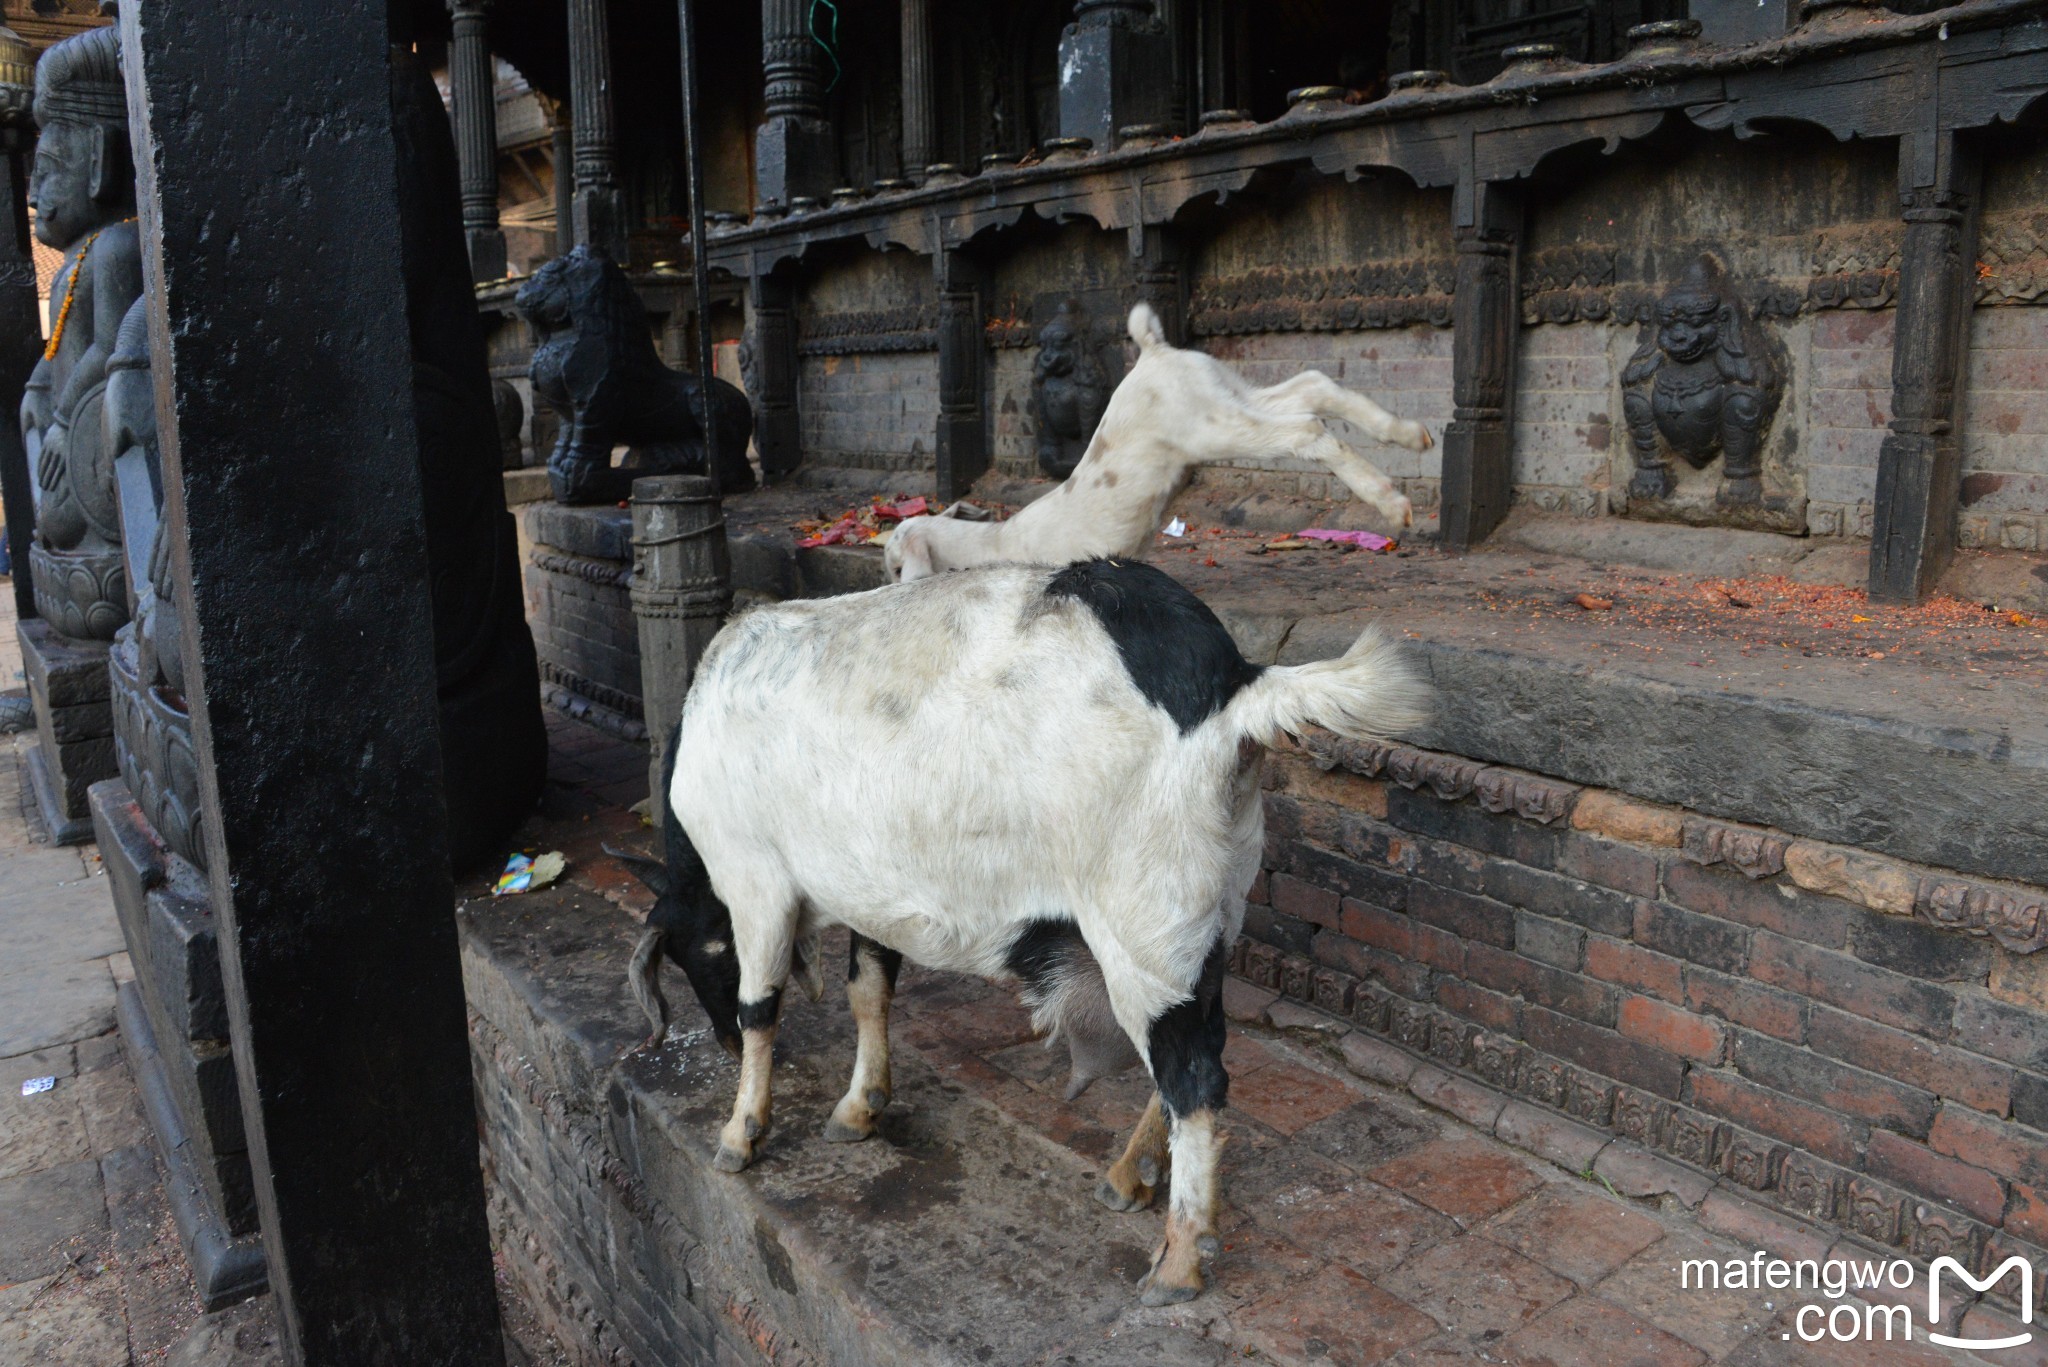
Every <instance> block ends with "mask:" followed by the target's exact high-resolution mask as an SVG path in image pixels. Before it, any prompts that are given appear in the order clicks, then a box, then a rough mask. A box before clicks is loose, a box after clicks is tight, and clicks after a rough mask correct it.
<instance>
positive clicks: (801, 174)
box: [754, 0, 924, 207]
mask: <svg viewBox="0 0 2048 1367" xmlns="http://www.w3.org/2000/svg"><path fill="white" fill-rule="evenodd" d="M810 12H811V6H810V4H809V3H807V0H761V74H762V76H763V78H764V79H765V80H766V82H767V92H766V98H765V103H766V106H767V109H766V114H765V117H763V119H762V120H761V126H760V128H759V129H757V130H756V131H755V135H754V183H755V185H756V187H757V188H758V192H759V195H760V200H761V203H763V204H765V205H781V206H784V207H787V206H788V204H789V202H790V201H791V200H793V199H797V198H800V197H803V198H811V199H822V198H824V196H825V194H826V193H827V191H829V190H830V189H831V187H832V186H833V185H834V184H835V183H836V181H837V179H838V177H837V176H836V175H835V174H834V170H835V163H836V162H837V161H838V159H839V156H838V149H837V148H835V147H834V146H833V144H832V125H831V124H830V123H827V122H826V121H825V81H824V77H823V76H822V75H821V74H820V73H819V70H818V44H817V42H816V40H815V39H813V38H812V37H811V29H810ZM906 169H915V170H919V171H921V170H923V169H924V168H923V167H921V166H920V167H915V168H906Z"/></svg>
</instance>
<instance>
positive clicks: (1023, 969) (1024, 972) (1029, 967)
mask: <svg viewBox="0 0 2048 1367" xmlns="http://www.w3.org/2000/svg"><path fill="white" fill-rule="evenodd" d="M1076 951H1078V952H1080V953H1083V954H1085V953H1087V952H1088V942H1087V941H1085V940H1083V939H1082V938H1081V928H1080V927H1079V926H1077V925H1075V924H1074V923H1073V922H1072V921H1066V920H1060V919H1058V918H1055V917H1049V916H1047V917H1040V918H1038V919H1037V920H1033V921H1026V922H1025V923H1024V929H1022V930H1020V931H1018V932H1017V938H1016V939H1014V940H1012V941H1010V947H1009V949H1007V950H1005V951H1004V952H1003V963H1004V965H1005V966H1006V967H1008V968H1009V970H1010V971H1011V972H1012V973H1014V974H1016V975H1017V978H1018V981H1020V982H1022V983H1023V984H1024V986H1025V987H1026V988H1029V989H1035V990H1037V991H1044V990H1045V989H1046V988H1048V987H1050V986H1051V985H1052V980H1053V978H1054V977H1055V976H1056V975H1057V974H1058V973H1059V971H1060V969H1062V968H1063V967H1065V966H1066V964H1067V963H1068V962H1069V961H1070V960H1071V959H1072V958H1073V956H1074V954H1075V953H1076Z"/></svg>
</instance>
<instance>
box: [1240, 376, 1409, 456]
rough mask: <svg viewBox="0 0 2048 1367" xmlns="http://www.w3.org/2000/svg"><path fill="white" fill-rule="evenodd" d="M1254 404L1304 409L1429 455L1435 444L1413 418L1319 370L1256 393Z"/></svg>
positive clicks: (1283, 409)
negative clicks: (1388, 409)
mask: <svg viewBox="0 0 2048 1367" xmlns="http://www.w3.org/2000/svg"><path fill="white" fill-rule="evenodd" d="M1251 400H1252V402H1253V403H1255V404H1257V405H1258V406H1259V407H1261V408H1264V409H1267V410H1269V411H1271V412H1275V413H1294V412H1298V411H1300V410H1301V409H1303V408H1306V409H1307V410H1308V411H1309V412H1311V413H1313V414H1314V415H1315V416H1316V417H1318V418H1335V419H1337V420H1339V421H1341V422H1348V423H1350V424H1351V425H1352V426H1353V427H1356V428H1358V429H1359V430H1360V431H1361V432H1365V433H1368V434H1369V435H1370V436H1372V438H1373V439H1374V440H1376V441H1383V442H1387V443H1389V444H1390V445H1394V446H1405V447H1407V448H1408V449H1409V450H1411V451H1427V450H1428V449H1429V448H1430V447H1432V446H1434V445H1435V444H1436V443H1435V442H1434V441H1433V440H1432V439H1431V438H1430V435H1429V429H1428V428H1426V427H1424V426H1423V425H1422V424H1421V423H1419V422H1416V421H1415V420H1414V419H1412V418H1397V417H1395V416H1394V415H1393V414H1392V413H1389V412H1388V411H1387V410H1386V409H1384V408H1381V407H1380V406H1379V405H1378V404H1376V403H1374V402H1373V401H1372V400H1371V399H1368V398H1367V397H1365V395H1363V394H1360V393H1358V392H1357V391H1356V390H1351V389H1346V388H1345V387H1344V386H1343V385H1341V384H1338V383H1337V382H1336V381H1335V380H1333V379H1331V378H1330V377H1329V376H1328V375H1325V374H1324V373H1323V372H1322V371H1320V370H1304V371H1302V372H1301V374H1299V375H1296V376H1294V377H1293V378H1292V379H1288V380H1283V381H1281V382H1280V383H1279V384H1276V385H1271V386H1269V387H1267V388H1265V389H1255V390H1253V391H1252V393H1251Z"/></svg>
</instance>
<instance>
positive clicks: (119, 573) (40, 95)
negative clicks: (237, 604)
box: [21, 28, 142, 641]
mask: <svg viewBox="0 0 2048 1367" xmlns="http://www.w3.org/2000/svg"><path fill="white" fill-rule="evenodd" d="M35 112H36V122H37V123H38V124H39V125H41V129H42V133H41V136H40V137H39V139H38V140H37V143H36V159H35V170H34V173H33V174H32V175H31V177H30V181H29V202H30V203H31V204H33V205H34V206H35V211H36V222H35V232H36V237H37V238H38V239H40V240H41V241H42V242H43V243H45V244H46V245H48V246H51V247H55V248H57V249H58V250H59V251H62V252H63V253H64V264H63V266H62V267H61V268H60V269H59V270H58V272H57V276H56V278H55V280H54V281H53V282H52V284H51V293H50V305H51V311H52V314H53V317H52V318H51V320H50V338H49V342H48V344H47V345H46V346H45V348H44V351H43V359H42V360H41V361H39V362H38V363H37V364H36V368H35V370H34V371H33V372H32V373H31V374H30V377H29V383H28V389H27V392H26V393H25V394H24V395H23V396H22V404H21V424H22V435H23V438H24V440H25V442H26V445H27V448H28V453H29V466H30V468H31V469H32V470H33V471H34V472H35V477H36V486H37V494H36V497H37V508H36V544H35V545H34V547H33V548H31V549H30V552H29V561H30V565H31V569H32V573H33V574H34V576H35V586H36V609H37V611H39V612H40V613H41V614H42V615H43V617H44V618H45V619H46V620H47V621H48V622H49V623H50V625H51V626H53V627H55V628H56V629H57V631H59V632H60V633H62V634H63V635H65V636H68V637H72V638H74V639H85V640H94V641H108V640H112V639H113V636H114V632H115V631H116V630H117V629H118V628H119V627H120V626H121V624H122V623H123V622H125V621H126V620H127V619H128V590H127V584H126V571H125V567H124V564H123V560H122V555H121V520H120V509H119V506H118V504H117V502H116V499H115V495H114V468H113V462H114V455H115V453H114V452H113V451H111V450H109V449H108V447H107V444H106V441H105V439H104V433H103V431H102V424H101V421H100V410H101V407H102V405H103V403H104V401H105V391H106V378H107V361H108V359H109V358H110V357H111V356H112V355H113V351H114V340H115V336H116V334H118V333H119V332H120V329H121V320H122V318H123V317H125V316H126V315H127V312H128V307H129V305H131V304H133V303H134V302H135V300H136V299H137V297H139V296H140V295H141V293H142V253H141V246H140V238H139V235H138V233H137V231H136V226H135V167H134V163H133V161H132V160H131V158H130V154H129V146H128V103H127V95H126V92H125V91H124V89H123V87H122V83H121V62H120V46H119V40H118V38H117V36H116V33H115V30H114V29H112V28H100V29H94V30H92V31H91V32H89V33H83V34H80V35H78V36H77V37H75V38H68V39H66V40H65V41H63V42H61V43H58V44H57V45H56V46H54V47H52V48H51V49H50V50H49V51H48V52H47V53H45V54H44V55H43V59H42V61H41V62H39V63H38V64H37V66H36V100H35Z"/></svg>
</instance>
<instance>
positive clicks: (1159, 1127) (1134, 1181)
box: [1095, 1092, 1167, 1210]
mask: <svg viewBox="0 0 2048 1367" xmlns="http://www.w3.org/2000/svg"><path fill="white" fill-rule="evenodd" d="M1166 1163H1167V1135H1166V1113H1165V1112H1164V1111H1163V1110H1161V1109H1160V1105H1159V1093H1157V1092H1154V1093H1152V1100H1151V1101H1150V1102H1148V1103H1146V1106H1145V1114H1143V1115H1142V1116H1139V1117H1138V1124H1137V1127H1136V1128H1135V1129H1133V1130H1132V1131H1131V1142H1130V1143H1128V1144H1126V1145H1124V1153H1123V1157H1121V1158H1119V1159H1117V1160H1116V1162H1114V1163H1112V1164H1110V1166H1109V1171H1108V1172H1107V1173H1105V1174H1103V1178H1102V1181H1101V1182H1100V1183H1099V1184H1098V1185H1097V1186H1096V1188H1095V1199H1096V1200H1098V1201H1100V1202H1101V1203H1102V1204H1103V1205H1105V1206H1108V1207H1109V1208H1110V1209H1111V1210H1143V1209H1145V1208H1146V1207H1147V1206H1149V1205H1151V1204H1152V1196H1153V1193H1154V1192H1156V1191H1157V1190H1158V1188H1159V1183H1160V1180H1161V1179H1162V1178H1164V1177H1165V1176H1166Z"/></svg>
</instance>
